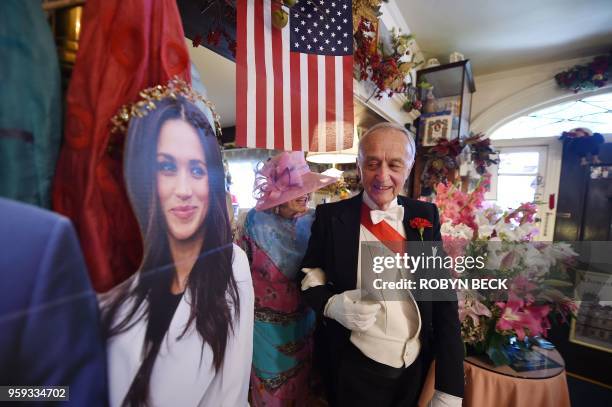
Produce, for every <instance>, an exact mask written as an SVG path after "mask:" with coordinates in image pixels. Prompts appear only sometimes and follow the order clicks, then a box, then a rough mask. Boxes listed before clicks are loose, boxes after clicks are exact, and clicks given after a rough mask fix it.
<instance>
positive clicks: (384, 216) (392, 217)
mask: <svg viewBox="0 0 612 407" xmlns="http://www.w3.org/2000/svg"><path fill="white" fill-rule="evenodd" d="M370 218H372V223H373V224H375V225H377V224H379V223H380V222H382V221H383V220H386V221H387V222H397V221H400V222H401V221H402V220H403V219H404V207H403V206H401V205H398V206H395V207H393V208H389V209H387V210H386V211H381V210H378V209H372V210H371V211H370Z"/></svg>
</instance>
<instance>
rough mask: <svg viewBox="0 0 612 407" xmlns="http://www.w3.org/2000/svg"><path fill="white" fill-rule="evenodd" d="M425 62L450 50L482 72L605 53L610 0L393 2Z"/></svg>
mask: <svg viewBox="0 0 612 407" xmlns="http://www.w3.org/2000/svg"><path fill="white" fill-rule="evenodd" d="M392 1H395V2H396V4H397V6H398V8H399V10H400V12H401V13H402V16H403V18H404V19H405V20H406V22H407V24H408V27H410V30H411V32H412V34H414V35H415V37H416V41H417V43H418V44H419V47H420V49H421V50H422V51H423V53H424V54H425V55H424V56H425V58H431V57H436V58H438V59H439V60H440V62H441V63H443V64H444V63H447V62H448V55H449V54H450V53H451V52H453V51H458V52H461V53H462V54H464V55H465V56H466V58H469V59H470V60H471V61H472V68H473V70H474V73H475V74H487V73H493V72H497V71H504V70H507V69H513V68H518V67H521V66H528V65H536V64H541V63H547V62H551V61H557V60H562V59H569V58H575V57H584V56H589V55H593V54H596V53H600V52H601V53H606V52H608V51H609V50H610V49H611V48H612V0H459V1H458V0H392Z"/></svg>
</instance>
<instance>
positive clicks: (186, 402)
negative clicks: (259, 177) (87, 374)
mask: <svg viewBox="0 0 612 407" xmlns="http://www.w3.org/2000/svg"><path fill="white" fill-rule="evenodd" d="M167 93H168V94H169V93H175V92H167ZM162 95H163V93H162ZM153 104H154V108H151V107H149V108H147V109H146V110H141V111H142V113H144V114H145V115H144V116H143V117H137V115H136V116H132V118H131V120H130V123H129V130H128V136H127V140H126V146H125V153H124V176H125V182H126V186H127V190H128V195H129V198H130V202H131V204H132V207H133V209H134V213H135V215H136V218H137V220H138V224H139V226H140V230H141V233H142V238H143V247H144V256H143V261H142V264H141V266H140V268H139V270H138V272H137V273H136V274H135V275H134V276H133V277H132V278H130V279H129V280H127V281H126V282H125V283H123V284H121V285H120V286H118V287H116V288H115V289H113V290H111V292H110V293H108V294H106V295H105V296H104V299H103V323H104V326H105V328H106V333H107V351H108V369H109V388H110V397H109V398H110V405H111V406H120V405H129V406H141V405H180V406H213V405H214V406H244V405H247V394H248V382H249V372H250V366H251V356H252V347H253V302H254V296H253V286H252V282H251V276H250V271H249V265H248V260H247V258H246V255H245V253H244V252H243V251H242V250H241V249H240V248H239V247H238V246H236V245H233V244H232V236H231V230H230V222H229V218H228V213H227V209H226V205H225V199H226V198H225V186H224V171H223V164H222V158H221V152H220V150H219V146H218V143H217V140H216V137H215V132H214V130H213V129H212V127H211V126H210V124H209V122H208V120H207V119H206V117H205V115H204V114H203V113H202V111H201V110H200V109H199V108H198V107H196V106H195V104H194V103H192V102H191V101H189V100H188V98H186V97H183V96H182V95H180V94H179V95H176V94H174V97H164V96H162V97H160V99H158V100H156V101H154V102H153Z"/></svg>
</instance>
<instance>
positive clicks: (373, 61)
mask: <svg viewBox="0 0 612 407" xmlns="http://www.w3.org/2000/svg"><path fill="white" fill-rule="evenodd" d="M412 38H413V37H412V36H411V35H408V34H400V33H399V32H396V31H395V30H393V32H392V34H391V52H386V51H385V49H384V47H383V46H382V45H379V44H378V43H377V35H376V29H375V25H374V24H373V23H372V22H371V21H370V20H368V19H366V18H362V19H361V20H360V22H359V27H358V29H357V31H356V32H355V35H354V39H355V50H354V52H353V59H354V65H355V72H354V76H355V79H357V80H360V81H365V80H369V81H371V82H372V83H374V85H376V88H375V90H374V93H373V96H374V97H375V98H376V99H381V98H382V97H383V96H384V95H387V96H389V97H391V96H392V95H393V94H394V93H405V92H406V91H407V89H408V87H409V85H410V80H409V75H410V70H411V69H412V68H413V67H414V64H413V62H412V53H411V52H410V45H409V42H410V40H412Z"/></svg>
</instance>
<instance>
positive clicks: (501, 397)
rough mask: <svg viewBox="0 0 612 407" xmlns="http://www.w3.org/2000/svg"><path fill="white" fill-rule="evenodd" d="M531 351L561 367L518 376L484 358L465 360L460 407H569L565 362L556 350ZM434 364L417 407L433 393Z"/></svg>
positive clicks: (471, 357)
mask: <svg viewBox="0 0 612 407" xmlns="http://www.w3.org/2000/svg"><path fill="white" fill-rule="evenodd" d="M533 350H535V351H537V352H540V353H542V354H544V355H545V356H547V357H549V358H550V359H552V360H554V361H555V362H557V363H559V364H560V365H561V367H556V368H550V369H540V370H532V371H528V372H517V371H515V370H514V369H512V368H511V367H510V366H499V367H495V366H493V365H491V364H490V363H489V362H488V360H487V359H486V357H482V356H469V357H467V358H465V360H464V362H463V367H464V370H465V380H466V382H465V397H464V398H463V406H470V407H489V406H496V407H523V406H534V407H548V406H550V407H570V399H569V391H568V388H567V378H566V375H565V362H564V361H563V358H562V357H561V355H560V354H559V352H557V350H556V349H553V350H545V349H542V348H539V347H537V346H534V347H533ZM434 382H435V362H434V363H432V366H431V368H430V369H429V373H428V374H427V378H426V379H425V384H424V386H423V391H422V393H421V397H420V398H419V407H426V406H427V403H429V401H430V400H431V398H432V396H433V393H434Z"/></svg>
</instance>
